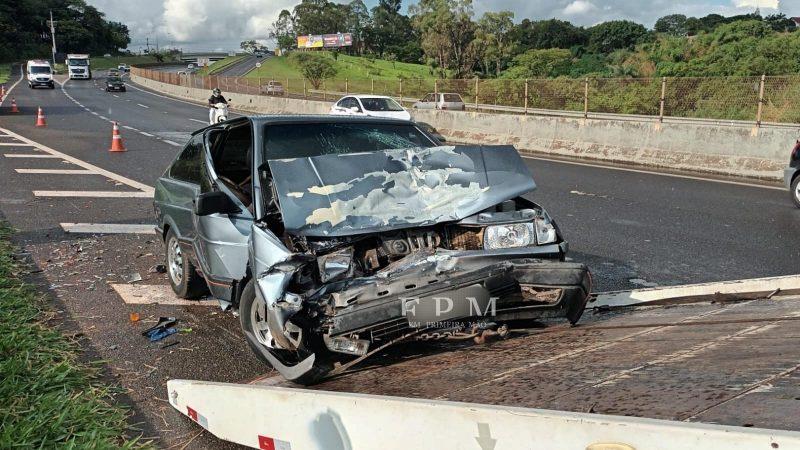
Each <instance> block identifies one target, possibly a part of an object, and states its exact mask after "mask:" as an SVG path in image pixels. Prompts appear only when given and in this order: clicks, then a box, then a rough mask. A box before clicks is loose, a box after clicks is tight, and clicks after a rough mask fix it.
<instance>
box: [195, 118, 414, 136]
mask: <svg viewBox="0 0 800 450" xmlns="http://www.w3.org/2000/svg"><path fill="white" fill-rule="evenodd" d="M247 121H250V122H252V123H253V125H255V126H259V127H260V126H263V125H275V124H309V123H374V124H387V125H415V123H414V122H413V121H411V120H403V119H389V118H385V117H368V116H366V117H354V116H334V115H323V114H319V115H300V114H270V115H258V116H246V117H239V118H236V119H232V120H229V121H227V122H223V124H225V125H235V124H238V123H244V122H247ZM216 126H217V125H209V126H207V127H205V128H201V129H199V130H197V131H195V132H194V133H192V135H193V136H194V135H195V134H198V133H201V132H203V131H205V130H206V129H209V128H213V127H216Z"/></svg>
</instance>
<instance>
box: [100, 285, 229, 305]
mask: <svg viewBox="0 0 800 450" xmlns="http://www.w3.org/2000/svg"><path fill="white" fill-rule="evenodd" d="M111 287H112V288H113V289H114V290H115V291H117V294H118V295H119V296H120V297H121V298H122V301H124V302H125V303H127V304H129V305H150V304H157V305H173V306H219V302H217V301H216V300H184V299H182V298H178V297H176V296H175V293H174V292H172V288H170V287H169V285H168V284H112V285H111Z"/></svg>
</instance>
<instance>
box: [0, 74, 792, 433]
mask: <svg viewBox="0 0 800 450" xmlns="http://www.w3.org/2000/svg"><path fill="white" fill-rule="evenodd" d="M101 81H102V80H93V81H69V82H67V83H66V84H65V86H64V89H63V90H62V89H60V88H57V89H55V90H48V89H37V90H29V89H28V88H27V87H26V86H25V85H24V84H19V85H17V87H16V88H14V90H13V91H12V92H11V93H10V94H9V95H10V96H11V97H15V98H16V100H17V103H18V104H19V106H20V108H21V113H20V114H11V113H10V112H9V108H8V106H9V103H8V102H6V103H4V104H3V107H2V108H0V128H2V129H7V130H10V131H11V132H13V133H16V134H19V135H21V136H24V137H25V138H28V139H30V140H32V141H35V142H37V143H39V144H43V145H45V146H48V147H50V148H52V149H53V150H55V151H59V152H62V153H64V154H66V155H69V156H70V157H74V158H78V159H79V160H81V161H85V162H86V163H90V164H93V165H95V166H98V167H99V168H102V169H105V170H108V171H110V172H113V173H114V174H116V176H114V177H109V176H101V175H97V174H38V175H37V174H30V173H24V172H20V171H19V170H24V169H39V170H60V169H69V170H74V169H79V167H78V166H76V165H75V164H74V163H73V164H70V163H69V161H65V160H62V159H59V158H28V157H17V158H9V157H6V156H4V155H5V154H17V155H25V154H30V153H32V152H34V151H35V149H32V148H31V147H29V146H25V145H23V144H24V143H22V142H20V141H17V140H14V139H11V138H9V137H7V136H6V137H0V143H4V144H10V145H3V146H1V147H0V187H1V188H2V189H0V220H8V221H9V222H11V224H12V225H13V226H15V227H16V228H17V229H18V230H19V231H20V232H19V234H18V235H17V236H16V240H17V243H18V244H19V245H20V246H21V247H23V249H24V253H23V254H27V255H30V256H29V258H30V261H31V262H32V264H33V266H34V269H35V270H33V273H32V277H33V281H34V282H36V283H37V284H39V285H40V286H41V287H42V289H43V290H44V291H46V292H47V293H48V294H47V295H48V296H49V297H50V298H51V300H52V302H53V303H54V304H55V305H56V309H57V313H58V314H57V316H58V318H60V319H61V320H63V322H64V326H65V327H66V328H70V327H74V328H76V329H78V330H80V332H81V333H82V334H83V335H85V336H86V343H85V347H86V348H88V349H89V350H88V358H89V359H103V360H106V361H109V362H108V371H109V374H110V375H111V376H113V377H115V379H116V380H118V382H119V383H120V384H121V385H123V386H124V387H125V388H126V391H127V394H126V395H125V396H124V398H121V399H120V401H122V402H124V403H126V404H131V405H132V406H133V408H134V412H135V417H134V422H137V423H140V424H142V425H141V427H142V429H143V430H144V433H145V436H153V437H156V438H158V439H159V445H161V446H163V447H170V446H176V447H181V446H184V445H186V443H187V442H188V441H190V440H192V439H195V440H194V441H192V445H193V446H195V447H196V448H227V446H226V444H223V443H220V442H219V441H216V440H215V439H213V438H212V437H209V436H208V435H206V434H203V435H201V436H199V437H198V435H197V432H198V430H197V428H196V427H195V426H194V425H193V424H192V423H191V422H189V421H188V420H186V419H184V418H183V417H182V416H181V415H180V414H178V413H177V412H175V411H173V410H172V409H171V407H170V406H169V405H168V404H167V403H166V401H165V400H164V396H165V391H164V383H165V381H166V380H167V379H173V378H194V379H207V380H214V381H221V382H226V381H228V382H238V381H242V380H245V379H248V378H252V377H255V376H257V375H261V374H263V373H264V372H265V371H268V370H269V369H268V368H266V367H265V366H264V365H262V364H260V363H259V362H258V361H256V359H255V357H254V356H253V355H252V354H251V353H250V351H249V349H248V348H247V346H246V345H245V344H244V339H243V336H241V333H240V331H239V326H238V318H236V317H234V316H233V315H231V314H227V313H221V312H219V310H218V309H217V308H213V307H203V306H196V305H192V306H167V305H141V304H127V303H123V302H122V300H121V299H120V297H119V296H117V294H115V293H114V291H113V290H112V289H111V287H110V286H111V285H112V284H114V283H123V284H124V283H127V281H126V280H127V279H129V277H130V276H131V275H132V274H139V275H141V277H142V281H141V282H140V284H146V285H156V286H159V285H160V286H164V285H165V284H166V282H167V281H166V276H165V275H164V274H162V273H158V271H157V270H153V268H154V267H155V265H156V264H158V263H160V262H162V261H163V246H162V244H161V243H160V241H159V240H158V239H157V238H156V236H154V235H103V236H92V235H76V234H67V233H65V232H64V231H63V230H62V228H61V226H60V224H61V223H64V222H95V223H124V224H149V223H152V222H153V217H152V202H151V200H149V199H147V198H126V197H118V198H116V197H112V198H101V197H41V196H35V195H34V191H37V190H50V191H73V190H74V191H85V190H92V191H107V192H131V191H132V188H131V187H130V185H129V184H127V185H126V184H125V183H121V182H120V181H119V179H120V177H127V178H130V179H132V180H134V181H135V182H139V183H144V184H146V185H148V186H152V185H153V183H154V182H155V180H156V179H157V178H158V176H159V175H160V174H161V173H162V172H163V171H164V169H165V168H166V167H167V165H168V164H169V163H170V161H172V160H173V158H174V157H175V155H176V154H177V152H178V151H179V150H180V148H181V145H182V143H184V142H185V140H186V139H187V137H188V135H189V133H191V132H192V131H193V130H196V129H199V128H201V127H203V126H204V125H205V121H206V120H207V117H208V116H207V109H206V108H205V107H204V106H202V105H195V104H191V103H186V102H182V101H178V100H175V99H170V98H167V97H164V96H162V95H160V94H156V93H152V92H149V91H146V90H141V89H137V88H135V86H130V87H129V89H128V92H125V93H119V94H112V93H106V92H104V90H102V89H101ZM38 106H41V107H42V108H43V109H44V112H45V114H46V116H47V124H48V126H47V127H46V128H37V127H34V123H35V111H36V108H37V107H38ZM112 120H114V121H119V122H120V123H121V125H122V126H123V128H122V134H123V138H124V140H125V146H126V147H127V149H128V151H127V152H125V153H109V152H108V148H109V146H110V141H111V123H110V121H112ZM526 164H528V166H529V167H530V169H531V171H532V173H533V174H534V177H535V179H536V181H537V184H538V186H539V188H538V189H537V190H536V191H535V192H534V193H533V194H532V196H531V197H532V198H533V199H534V200H535V201H537V202H538V203H540V204H541V205H543V206H545V207H546V208H547V209H548V210H549V211H550V213H551V215H552V216H553V217H555V218H556V220H557V221H558V223H559V225H560V227H561V229H562V232H563V234H564V235H565V236H566V238H567V239H568V240H569V242H570V243H571V254H570V257H571V258H572V259H573V260H575V261H582V262H585V263H587V264H588V265H589V266H590V267H591V268H592V270H593V272H594V278H595V281H596V286H595V288H596V290H600V291H605V290H616V289H624V288H634V287H640V286H643V285H651V284H660V285H668V284H681V283H688V282H703V281H713V280H726V279H738V278H747V277H759V276H772V275H784V274H792V273H797V271H798V269H797V268H798V266H800V264H798V263H799V262H800V245H799V244H800V236H798V235H799V233H797V231H796V230H797V223H798V221H800V210H798V209H795V208H794V206H793V205H792V203H791V201H790V199H789V195H788V193H787V192H785V191H784V190H776V189H769V188H763V187H753V186H741V185H734V184H724V183H718V182H713V181H706V180H694V179H688V178H678V177H671V176H662V175H657V174H647V173H636V172H630V171H624V170H615V169H609V168H602V167H588V166H582V165H575V164H568V163H564V162H552V161H542V160H535V159H526ZM137 285H138V284H137ZM131 312H136V313H138V314H140V315H141V317H142V320H141V321H140V322H138V323H131V322H130V321H129V316H128V315H129V313H131ZM160 316H175V317H178V318H179V320H180V325H179V326H180V327H182V328H183V329H185V330H189V331H186V332H185V333H181V334H179V335H177V336H174V337H171V338H168V339H172V340H167V341H162V342H159V343H149V342H147V341H146V340H145V339H143V338H142V337H141V336H140V335H139V333H140V331H141V330H142V329H144V328H146V327H148V326H150V325H152V324H153V323H154V322H155V321H156V320H157V319H158V317H160ZM165 345H174V346H171V347H165Z"/></svg>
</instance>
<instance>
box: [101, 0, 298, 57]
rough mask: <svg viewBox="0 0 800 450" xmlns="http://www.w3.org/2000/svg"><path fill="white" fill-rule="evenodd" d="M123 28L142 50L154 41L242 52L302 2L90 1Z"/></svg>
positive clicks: (262, 37)
mask: <svg viewBox="0 0 800 450" xmlns="http://www.w3.org/2000/svg"><path fill="white" fill-rule="evenodd" d="M88 3H90V4H92V5H93V6H95V7H97V8H98V9H99V10H100V11H102V12H104V13H106V16H107V18H109V19H110V20H115V21H119V22H123V23H125V24H126V25H128V28H129V29H130V31H131V38H132V41H133V45H131V47H134V48H138V46H140V45H141V44H143V43H144V42H146V40H147V39H148V38H149V42H150V45H153V44H154V42H155V40H156V38H158V39H159V40H160V42H161V45H165V44H170V43H172V44H174V45H175V46H177V47H186V48H194V49H209V50H215V49H236V48H238V47H239V42H240V41H242V40H245V39H260V40H263V39H266V38H267V36H268V34H269V26H270V24H271V23H272V22H274V21H275V19H276V18H277V17H278V13H279V12H280V11H281V10H282V9H285V8H287V9H291V8H293V7H294V5H295V4H296V3H298V2H297V0H225V1H219V0H135V1H125V2H123V1H120V0H88Z"/></svg>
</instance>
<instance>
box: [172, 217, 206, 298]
mask: <svg viewBox="0 0 800 450" xmlns="http://www.w3.org/2000/svg"><path fill="white" fill-rule="evenodd" d="M164 243H165V245H166V251H165V252H164V264H165V266H166V268H167V278H168V279H169V284H170V286H172V290H173V291H174V292H175V295H177V296H178V297H180V298H185V299H197V298H200V297H202V296H203V295H204V294H205V293H206V292H207V291H208V286H207V285H206V281H205V279H204V278H203V277H201V276H200V274H198V273H197V270H196V269H195V267H194V264H192V262H191V260H190V259H189V257H188V255H184V254H183V250H182V249H181V245H180V241H179V240H178V236H177V235H176V234H175V232H174V231H172V230H169V231H168V232H167V238H166V239H165V240H164Z"/></svg>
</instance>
